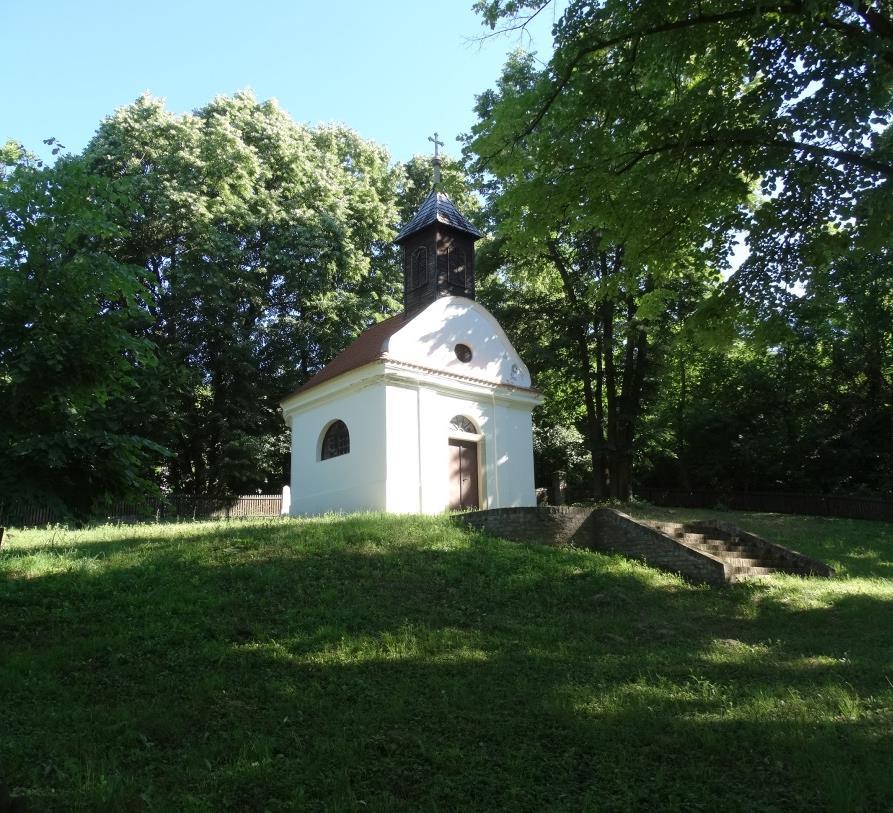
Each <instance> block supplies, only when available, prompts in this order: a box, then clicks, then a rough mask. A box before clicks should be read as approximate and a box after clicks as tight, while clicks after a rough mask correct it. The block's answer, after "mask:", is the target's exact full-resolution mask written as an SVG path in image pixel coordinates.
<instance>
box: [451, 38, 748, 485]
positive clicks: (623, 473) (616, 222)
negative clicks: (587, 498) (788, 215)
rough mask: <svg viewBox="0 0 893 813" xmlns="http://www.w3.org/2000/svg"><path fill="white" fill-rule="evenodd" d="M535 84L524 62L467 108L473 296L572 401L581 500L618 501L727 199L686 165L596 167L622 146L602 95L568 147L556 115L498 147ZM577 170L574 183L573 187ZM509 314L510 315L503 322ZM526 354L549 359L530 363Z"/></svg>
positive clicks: (570, 116)
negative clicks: (480, 216) (487, 230)
mask: <svg viewBox="0 0 893 813" xmlns="http://www.w3.org/2000/svg"><path fill="white" fill-rule="evenodd" d="M677 80H678V78H677ZM679 81H681V80H679ZM541 83H542V76H541V74H540V73H539V72H538V71H537V70H536V69H535V66H534V63H533V60H532V59H531V58H530V57H526V56H523V55H516V56H515V57H514V58H513V59H511V60H510V61H509V63H508V64H507V65H506V68H505V70H504V73H503V76H502V78H501V80H500V83H499V87H498V89H497V90H496V91H488V92H487V93H485V94H483V95H482V96H481V97H480V99H479V102H478V108H477V112H478V116H479V123H478V124H477V125H476V126H475V127H474V128H473V137H472V138H470V140H469V143H468V151H469V153H472V152H473V153H474V154H476V155H477V156H478V158H479V160H478V162H477V167H478V170H479V172H480V173H482V181H483V182H484V183H485V184H486V189H487V192H488V196H489V203H490V206H491V216H492V217H493V218H494V221H495V223H496V235H497V242H496V246H495V247H493V248H491V250H490V255H491V256H490V257H489V258H488V259H489V265H490V266H491V268H492V270H493V271H495V274H496V279H495V281H494V282H492V283H491V284H490V286H489V289H488V287H487V286H486V285H484V286H482V289H481V290H482V297H484V298H487V299H488V301H489V302H491V303H492V304H493V305H494V306H495V308H496V311H497V314H498V315H499V316H501V317H502V318H503V321H505V322H506V324H510V325H513V326H514V327H513V330H514V331H515V337H516V338H519V339H520V340H521V351H522V354H524V355H525V357H528V355H529V358H530V361H532V362H533V369H534V372H535V374H536V375H537V376H539V375H541V374H543V373H545V374H546V377H547V378H548V376H549V372H548V371H549V370H550V368H551V370H552V371H553V372H554V371H555V367H556V366H557V368H558V375H557V376H556V378H555V384H556V385H557V386H558V387H559V388H560V389H561V390H562V391H563V393H566V394H570V393H573V394H572V395H571V397H572V399H573V400H574V401H575V403H576V405H577V414H576V416H575V420H576V422H577V423H578V425H579V428H580V429H581V430H582V431H583V433H584V435H585V436H586V438H587V442H588V447H589V451H590V457H591V467H592V483H591V492H592V493H593V495H594V496H596V497H597V498H601V497H603V496H610V497H612V498H615V499H628V497H629V494H630V487H631V477H632V462H633V459H634V456H635V454H636V450H637V437H638V423H639V420H640V416H641V413H642V410H643V408H644V405H645V404H646V402H647V399H648V398H649V397H650V393H649V390H650V389H651V385H652V382H653V381H654V380H655V378H656V376H657V375H658V374H659V371H660V368H661V365H662V359H663V356H664V355H665V353H666V347H667V344H668V342H669V341H670V340H671V339H672V336H673V333H674V331H675V327H674V324H675V323H678V321H679V320H680V319H681V318H683V317H684V316H686V315H687V313H689V312H690V311H691V310H692V309H693V306H694V304H695V303H697V302H698V300H699V299H700V297H702V296H703V294H704V293H705V292H706V291H707V290H708V288H709V286H710V285H711V284H712V283H713V282H714V280H715V277H716V272H715V270H714V269H715V268H716V267H717V266H718V265H719V264H721V262H722V258H723V255H724V250H725V248H726V245H727V241H726V238H725V237H724V231H723V230H724V228H725V226H723V224H726V225H727V223H728V222H730V221H729V220H728V219H729V217H731V215H732V214H733V213H734V211H735V205H736V199H737V198H736V194H737V192H736V188H734V184H732V187H733V188H732V189H731V190H730V189H729V188H728V186H729V185H728V184H727V185H723V184H722V183H719V182H718V181H717V178H716V176H715V173H713V172H712V169H711V168H709V167H707V168H704V167H699V166H696V165H688V164H678V165H676V166H675V167H674V168H673V172H672V177H670V175H669V174H665V175H664V176H660V175H656V174H652V173H643V172H639V171H637V170H634V169H631V171H630V172H629V173H627V174H625V175H624V176H623V177H622V178H621V179H620V180H618V179H617V177H616V176H615V174H614V173H613V172H612V171H610V169H609V168H608V167H607V166H606V165H604V164H603V163H602V162H601V160H600V156H601V155H602V154H603V153H604V151H605V150H606V149H609V148H613V147H612V146H611V145H615V144H616V143H617V142H618V141H623V140H624V139H627V138H629V137H630V136H628V135H627V134H624V133H623V132H620V131H617V130H616V129H615V127H614V125H613V122H614V119H615V114H614V113H613V112H612V110H613V106H614V105H615V104H616V102H615V100H613V99H608V98H603V97H597V98H591V99H587V107H588V109H589V110H590V113H591V114H592V120H591V121H590V122H589V123H588V125H587V126H586V127H585V128H578V129H577V131H576V132H575V133H574V135H573V136H570V135H569V134H568V132H567V131H566V129H565V128H566V127H569V126H570V124H569V122H571V121H574V115H576V112H577V111H576V108H574V109H573V110H571V111H570V112H568V111H562V112H565V113H567V118H566V119H561V120H560V121H557V122H555V123H554V124H555V126H554V127H553V126H552V123H553V121H554V118H557V117H558V116H559V113H558V111H557V110H554V109H553V119H550V123H549V125H548V126H546V125H545V124H544V126H543V127H542V128H540V129H537V130H536V131H534V132H530V133H528V134H526V136H525V138H524V139H523V141H522V142H516V143H514V145H513V147H512V149H502V145H503V141H504V139H505V138H506V134H507V133H511V132H514V131H516V130H517V129H518V128H519V127H521V126H523V123H524V121H525V120H526V116H527V115H528V113H527V111H528V109H529V107H530V105H531V104H534V103H535V102H534V100H536V99H537V98H539V95H540V94H541V92H542V91H541ZM676 86H677V84H676V83H674V82H671V81H669V80H667V81H666V82H664V84H663V86H662V87H660V88H657V87H655V89H654V96H655V98H658V97H660V98H664V97H668V96H669V95H671V94H672V92H673V89H674V88H675V87H676ZM660 94H663V96H660ZM580 167H585V178H577V179H576V180H575V179H574V175H575V172H576V171H577V170H578V169H579V168H580ZM483 173H486V174H483ZM719 180H721V179H719ZM664 187H666V188H668V189H669V188H670V187H672V188H673V189H684V190H685V194H686V195H687V196H688V198H689V203H688V207H689V208H688V209H687V211H691V212H692V213H691V214H690V215H689V217H688V218H687V220H686V222H685V223H684V224H673V223H672V222H671V221H670V220H668V213H667V211H665V210H663V209H661V208H659V207H655V206H654V205H653V202H652V200H651V198H652V196H653V195H655V194H656V193H657V194H659V192H660V190H661V189H662V188H664ZM631 199H634V200H636V201H638V202H639V203H640V204H641V208H640V209H639V214H638V216H637V217H636V218H631V217H629V212H628V210H627V208H626V207H627V206H629V205H630V204H629V201H630V200H631ZM481 267H483V268H486V267H487V263H486V262H485V263H482V264H481ZM508 289H514V291H513V293H512V294H511V295H509V294H508ZM510 302H511V303H514V305H513V314H512V316H511V317H509V318H508V319H506V318H505V317H506V316H508V312H507V303H510ZM522 303H523V304H522ZM519 308H530V309H532V310H533V311H534V312H535V313H536V316H535V317H533V319H527V320H524V321H523V322H522V323H521V324H526V325H527V326H528V327H529V329H530V331H531V333H530V334H529V339H528V340H527V341H525V336H524V335H523V334H522V333H521V332H520V331H519V329H518V325H519V323H518V322H517V321H516V319H517V316H518V314H517V311H518V310H519ZM537 346H539V347H548V348H550V351H549V352H547V353H545V354H543V353H538V352H537V350H536V347H537ZM537 380H539V379H537ZM568 382H570V384H569V383H568ZM561 397H562V398H563V397H565V396H564V395H562V396H561ZM547 398H548V401H549V406H548V408H547V411H548V412H549V413H550V417H549V418H548V422H553V423H554V422H556V419H557V415H556V414H555V412H554V406H555V403H556V398H555V397H554V396H553V394H552V393H551V392H549V391H548V390H547Z"/></svg>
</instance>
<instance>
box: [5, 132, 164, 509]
mask: <svg viewBox="0 0 893 813" xmlns="http://www.w3.org/2000/svg"><path fill="white" fill-rule="evenodd" d="M4 162H5V168H4V171H3V173H2V174H0V494H2V495H4V496H6V497H9V496H13V497H15V496H39V497H41V498H42V499H49V500H55V501H58V502H59V503H62V504H64V505H66V506H68V507H69V508H71V509H73V510H75V511H77V512H81V513H85V512H87V511H88V510H89V509H90V507H91V505H92V503H93V502H94V500H95V499H96V498H97V497H99V496H115V497H121V496H127V495H130V494H133V493H141V492H143V491H145V489H146V488H148V487H150V482H149V481H150V479H151V477H152V474H153V472H152V462H153V459H155V458H156V457H157V455H158V454H159V453H162V452H163V451H164V450H163V449H161V448H159V446H158V445H157V444H155V443H152V442H151V441H150V440H149V439H148V436H147V433H146V432H145V431H140V430H139V429H137V428H136V421H135V420H134V418H135V416H134V414H133V413H134V410H133V409H132V403H133V399H134V398H135V397H138V396H139V392H138V381H139V380H140V378H142V377H143V376H145V374H146V372H147V371H149V370H152V369H154V367H155V361H156V358H155V352H154V347H153V346H152V343H151V341H149V340H148V339H147V338H146V337H145V336H144V335H143V331H144V329H145V328H146V326H147V324H148V321H149V320H148V315H147V312H146V305H147V304H148V302H149V300H148V299H147V295H146V291H145V290H144V289H143V288H142V286H141V284H140V279H139V269H138V268H136V267H134V266H133V265H130V264H128V263H127V262H125V261H123V260H122V259H121V258H119V257H117V256H115V254H114V253H113V252H111V251H110V246H111V245H113V244H114V243H115V242H116V241H119V240H120V239H122V233H121V228H120V226H119V225H118V224H117V223H116V222H115V211H114V210H115V205H114V204H115V200H116V197H117V194H116V192H115V189H114V184H113V183H111V182H109V181H108V180H107V179H105V178H101V177H97V176H95V175H92V174H90V173H89V172H88V171H87V170H86V168H85V167H84V164H83V163H82V162H80V161H77V160H73V159H63V160H60V161H59V162H58V163H57V164H56V165H55V166H54V167H52V168H47V167H41V166H38V165H36V163H35V162H33V161H32V160H29V159H28V157H27V156H26V155H24V154H22V153H21V152H20V151H19V150H18V149H17V148H15V147H10V146H7V148H6V150H5V151H4Z"/></svg>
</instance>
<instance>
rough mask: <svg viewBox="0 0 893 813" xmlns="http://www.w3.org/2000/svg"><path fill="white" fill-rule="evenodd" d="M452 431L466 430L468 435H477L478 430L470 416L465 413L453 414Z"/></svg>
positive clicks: (451, 420) (451, 419)
mask: <svg viewBox="0 0 893 813" xmlns="http://www.w3.org/2000/svg"><path fill="white" fill-rule="evenodd" d="M450 432H465V433H466V434H468V435H476V434H477V433H478V430H477V427H476V426H475V425H474V424H473V423H472V422H471V419H470V418H466V417H465V416H464V415H453V417H452V418H450Z"/></svg>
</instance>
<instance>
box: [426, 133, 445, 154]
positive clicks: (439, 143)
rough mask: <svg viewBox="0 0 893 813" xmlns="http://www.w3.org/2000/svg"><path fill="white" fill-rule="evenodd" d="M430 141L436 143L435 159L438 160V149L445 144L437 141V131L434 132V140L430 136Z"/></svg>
mask: <svg viewBox="0 0 893 813" xmlns="http://www.w3.org/2000/svg"><path fill="white" fill-rule="evenodd" d="M428 141H433V142H434V157H435V158H437V156H438V152H437V148H438V147H442V146H443V142H442V141H438V140H437V130H435V131H434V137H433V138H432V137H431V136H428Z"/></svg>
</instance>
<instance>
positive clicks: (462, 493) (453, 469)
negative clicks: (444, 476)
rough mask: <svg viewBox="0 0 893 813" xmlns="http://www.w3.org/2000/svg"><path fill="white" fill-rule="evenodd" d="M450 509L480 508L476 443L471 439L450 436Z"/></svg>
mask: <svg viewBox="0 0 893 813" xmlns="http://www.w3.org/2000/svg"><path fill="white" fill-rule="evenodd" d="M449 465H450V510H451V511H459V510H461V509H463V508H473V509H477V508H480V507H481V505H480V497H479V496H478V445H477V443H476V442H475V441H473V440H459V439H458V438H450V463H449Z"/></svg>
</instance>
